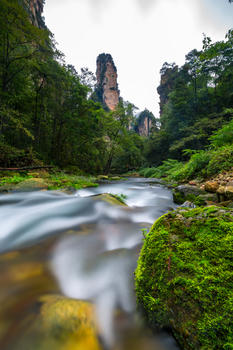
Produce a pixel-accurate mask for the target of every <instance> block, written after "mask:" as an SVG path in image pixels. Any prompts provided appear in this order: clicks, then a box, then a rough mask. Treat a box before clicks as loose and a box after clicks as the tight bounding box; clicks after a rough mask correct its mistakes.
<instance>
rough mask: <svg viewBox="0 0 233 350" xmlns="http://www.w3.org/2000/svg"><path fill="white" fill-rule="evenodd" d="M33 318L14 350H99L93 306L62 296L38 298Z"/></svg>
mask: <svg viewBox="0 0 233 350" xmlns="http://www.w3.org/2000/svg"><path fill="white" fill-rule="evenodd" d="M35 310H37V311H36V314H37V315H36V317H34V318H32V320H31V322H30V324H28V329H27V332H25V334H23V335H22V337H20V339H18V342H17V345H15V349H16V350H19V349H24V350H29V349H30V350H31V349H32V348H33V349H39V350H48V349H51V350H53V349H56V350H59V349H61V350H75V349H83V350H84V349H88V350H100V349H101V347H100V344H99V341H98V337H97V328H96V321H95V310H94V306H93V305H92V304H90V303H88V302H84V301H79V300H73V299H69V298H65V297H62V296H59V295H45V296H42V297H40V298H39V300H38V302H37V307H36V309H35Z"/></svg>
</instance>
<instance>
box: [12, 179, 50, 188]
mask: <svg viewBox="0 0 233 350" xmlns="http://www.w3.org/2000/svg"><path fill="white" fill-rule="evenodd" d="M47 189H48V183H47V182H46V181H45V180H44V179H42V178H34V177H33V178H31V179H26V180H25V181H22V182H20V183H18V184H17V185H15V187H14V190H16V191H39V190H47Z"/></svg>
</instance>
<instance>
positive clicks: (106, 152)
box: [0, 0, 143, 174]
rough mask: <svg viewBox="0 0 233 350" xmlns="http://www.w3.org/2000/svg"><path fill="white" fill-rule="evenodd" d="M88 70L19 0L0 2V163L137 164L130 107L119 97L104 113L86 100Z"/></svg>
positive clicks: (138, 144)
mask: <svg viewBox="0 0 233 350" xmlns="http://www.w3.org/2000/svg"><path fill="white" fill-rule="evenodd" d="M89 73H90V72H88V71H87V70H86V69H83V70H82V72H81V74H78V73H77V71H76V70H75V68H74V67H73V66H71V65H67V64H65V63H64V60H63V55H62V54H61V53H60V52H59V51H58V50H57V49H56V47H55V43H54V39H53V35H52V34H51V33H50V32H49V31H48V30H47V29H46V28H44V29H39V28H37V27H36V26H34V25H33V24H32V23H31V22H30V19H29V16H28V13H27V12H26V11H25V10H24V8H23V7H22V6H20V5H19V2H18V0H2V1H1V2H0V149H1V155H0V167H19V166H23V165H29V164H30V165H31V164H38V163H40V164H42V163H47V164H54V165H56V166H59V167H62V168H65V167H67V166H76V167H78V168H79V169H80V170H82V171H83V172H86V173H92V174H95V173H103V172H109V170H110V169H111V167H112V166H113V167H114V169H116V170H117V171H119V172H122V171H127V170H129V169H131V168H135V167H136V168H138V167H140V166H141V165H142V147H143V142H142V140H141V139H140V138H139V136H138V135H137V134H136V133H135V132H134V131H133V130H131V131H129V125H130V122H131V119H132V117H133V114H132V109H130V108H129V104H124V103H123V102H121V104H120V105H119V106H118V108H116V109H115V110H114V111H112V112H108V111H105V110H104V109H103V107H102V106H101V104H99V103H97V102H94V101H93V100H92V99H90V88H89V86H92V84H90V79H89V78H91V74H89ZM91 83H92V82H91ZM19 163H20V164H19Z"/></svg>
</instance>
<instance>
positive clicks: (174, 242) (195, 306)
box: [136, 207, 233, 350]
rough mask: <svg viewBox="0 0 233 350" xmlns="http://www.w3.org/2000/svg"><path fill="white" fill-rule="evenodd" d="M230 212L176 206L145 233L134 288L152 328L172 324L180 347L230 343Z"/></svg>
mask: <svg viewBox="0 0 233 350" xmlns="http://www.w3.org/2000/svg"><path fill="white" fill-rule="evenodd" d="M232 214H233V212H232V210H229V209H219V208H217V207H209V208H198V209H192V210H190V209H184V208H182V209H178V210H177V211H174V212H171V213H168V214H166V215H164V216H163V217H161V218H160V219H159V220H157V222H156V223H155V224H154V226H153V227H152V229H151V231H150V233H149V234H148V235H147V236H146V238H145V242H144V246H143V248H142V251H141V254H140V258H139V262H138V267H137V270H136V293H137V298H138V303H139V304H140V305H141V306H142V308H143V310H144V312H145V314H146V317H147V319H148V321H149V323H150V324H151V326H152V327H157V326H158V327H162V328H163V327H165V328H167V327H168V328H171V329H172V330H173V332H174V334H175V336H176V338H177V339H178V340H179V342H180V344H181V345H182V348H183V349H187V350H191V349H203V350H204V349H206V350H207V349H212V350H215V349H219V350H220V349H225V350H229V349H232V348H233V322H232V301H233V294H232V290H233V282H232V281H233V272H232V271H233V269H232V253H233V240H232V238H233V216H232Z"/></svg>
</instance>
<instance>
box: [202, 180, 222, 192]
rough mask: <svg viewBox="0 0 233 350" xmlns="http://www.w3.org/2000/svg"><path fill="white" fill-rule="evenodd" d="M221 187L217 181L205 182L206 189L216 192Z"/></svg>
mask: <svg viewBox="0 0 233 350" xmlns="http://www.w3.org/2000/svg"><path fill="white" fill-rule="evenodd" d="M218 188H219V184H218V182H217V181H207V182H206V183H205V191H207V192H211V193H215V192H217V190H218Z"/></svg>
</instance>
